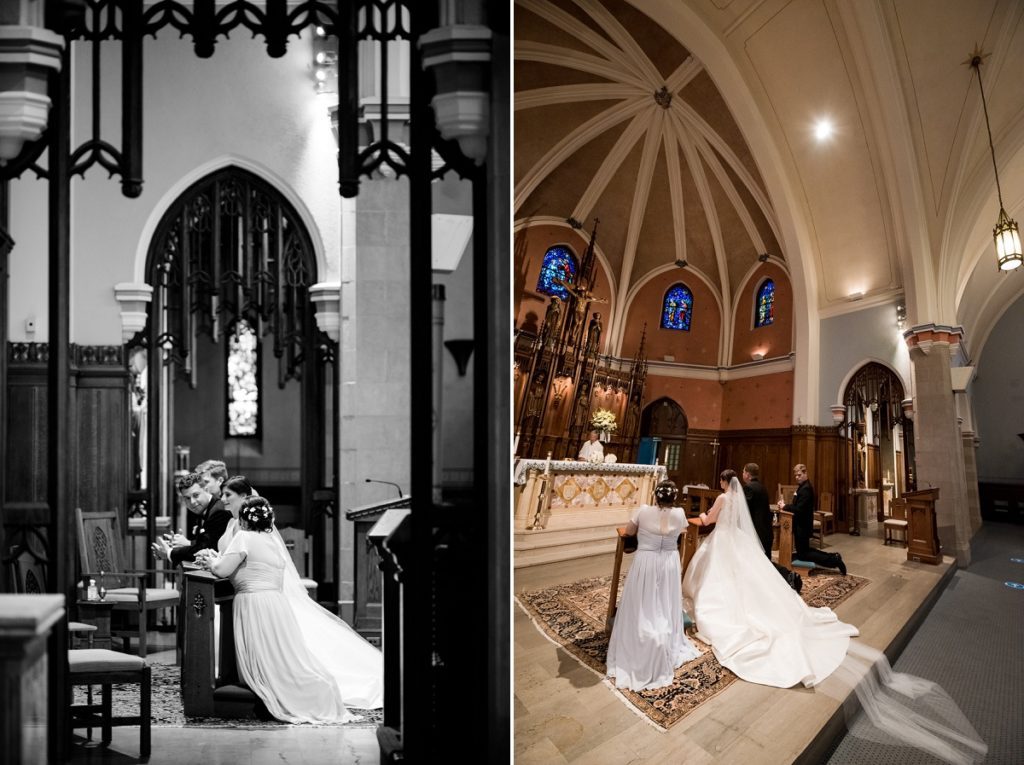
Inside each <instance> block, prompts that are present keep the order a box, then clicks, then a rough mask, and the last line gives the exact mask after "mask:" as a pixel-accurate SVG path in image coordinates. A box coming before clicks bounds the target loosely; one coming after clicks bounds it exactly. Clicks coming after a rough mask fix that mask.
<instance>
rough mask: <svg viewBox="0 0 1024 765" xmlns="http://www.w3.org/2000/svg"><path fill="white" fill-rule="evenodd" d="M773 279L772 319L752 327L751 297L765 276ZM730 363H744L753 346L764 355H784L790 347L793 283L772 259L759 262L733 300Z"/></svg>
mask: <svg viewBox="0 0 1024 765" xmlns="http://www.w3.org/2000/svg"><path fill="white" fill-rule="evenodd" d="M766 278H767V279H771V280H772V281H774V282H775V320H774V321H773V322H772V323H771V324H769V325H768V326H767V327H760V328H758V329H754V316H755V307H756V305H755V298H756V296H757V290H758V288H760V286H761V283H762V282H763V281H764V280H765V279H766ZM732 337H733V342H732V362H731V363H732V364H746V363H749V362H750V360H751V358H750V354H751V353H753V352H754V351H756V350H761V351H764V352H765V358H767V359H771V358H778V357H780V356H786V355H788V354H789V353H790V352H791V351H792V349H793V286H792V285H791V284H790V283H789V277H788V276H787V275H786V273H785V272H784V271H783V270H782V269H781V268H779V267H778V266H777V265H775V264H773V263H762V264H761V266H760V267H759V268H758V269H757V272H756V273H755V274H754V275H753V276H752V277H751V278H750V280H749V281H748V282H747V283H746V286H744V288H743V292H742V293H740V296H739V297H738V298H737V302H736V321H735V326H734V330H733V335H732Z"/></svg>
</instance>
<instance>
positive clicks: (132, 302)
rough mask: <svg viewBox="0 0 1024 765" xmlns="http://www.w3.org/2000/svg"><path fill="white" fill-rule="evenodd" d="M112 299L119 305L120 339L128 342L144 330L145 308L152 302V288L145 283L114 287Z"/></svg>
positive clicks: (128, 283)
mask: <svg viewBox="0 0 1024 765" xmlns="http://www.w3.org/2000/svg"><path fill="white" fill-rule="evenodd" d="M114 297H115V298H117V302H118V303H120V304H121V339H122V341H124V342H126V343H127V342H128V341H129V340H131V339H132V338H133V337H135V335H136V334H137V333H139V332H141V331H142V330H144V329H145V328H146V319H147V316H148V314H147V313H146V306H147V305H148V304H149V303H150V302H151V301H152V300H153V288H152V287H150V286H149V285H148V284H145V283H133V282H121V283H120V284H115V285H114Z"/></svg>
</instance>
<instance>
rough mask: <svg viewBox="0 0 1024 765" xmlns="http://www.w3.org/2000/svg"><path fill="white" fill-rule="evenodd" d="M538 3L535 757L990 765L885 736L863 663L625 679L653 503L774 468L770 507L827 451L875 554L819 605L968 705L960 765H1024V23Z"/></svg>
mask: <svg viewBox="0 0 1024 765" xmlns="http://www.w3.org/2000/svg"><path fill="white" fill-rule="evenodd" d="M513 14H514V17H513V34H514V40H515V42H514V49H513V50H514V54H513V55H514V63H513V72H514V97H513V109H514V115H515V129H514V133H513V166H512V167H513V171H512V175H513V185H514V188H513V201H512V226H513V234H512V237H513V241H512V270H513V274H512V279H513V296H512V300H513V305H512V312H513V317H514V340H513V351H512V353H513V359H512V363H513V382H512V385H513V391H512V397H513V415H512V417H513V420H512V428H513V449H514V476H513V485H514V489H513V491H514V497H513V510H512V515H513V529H512V545H513V553H512V558H513V597H514V600H515V602H516V609H515V615H514V621H513V635H514V637H513V646H512V654H513V659H512V660H513V666H514V678H513V683H514V753H515V759H516V762H517V763H524V764H525V763H587V764H588V765H591V764H594V763H618V762H627V761H628V762H651V763H654V762H682V761H685V762H695V763H696V762H701V763H703V762H709V763H710V762H730V763H733V762H772V763H775V762H778V763H782V762H800V763H819V762H822V763H823V762H830V763H855V762H893V763H897V762H926V761H927V762H942V761H947V762H954V761H961V760H957V759H955V758H950V759H943V758H942V757H938V758H933V757H934V753H933V754H932V755H925V754H923V753H921V752H920V751H915V750H914V749H912V748H910V747H908V746H903V745H901V742H900V740H899V735H898V733H897V734H896V736H895V737H892V736H889V737H882V738H876V737H873V734H872V733H871V731H872V730H874V728H872V726H871V725H867V724H865V723H864V719H863V717H860V718H858V717H857V716H856V713H857V711H858V697H857V694H856V693H855V692H854V690H855V686H857V680H856V678H854V679H853V680H850V679H849V678H839V677H836V676H833V677H830V678H828V680H826V681H825V682H824V683H822V684H821V685H820V686H816V687H814V688H811V689H803V688H801V689H799V690H797V689H776V688H769V687H765V686H760V685H756V684H753V683H747V682H744V681H742V680H740V681H736V682H733V681H734V680H736V677H735V675H732V674H731V673H730V672H729V671H728V670H724V669H723V668H722V667H721V666H720V665H718V663H717V661H713V657H712V659H708V658H706V657H704V658H702V659H701V660H700V661H701V662H702V663H700V664H699V665H697V664H695V665H693V666H691V665H689V664H688V665H685V666H684V667H683V668H682V669H679V670H677V675H676V678H675V680H674V684H673V685H672V686H670V687H669V688H668V689H667V690H663V691H657V692H655V691H650V692H648V691H644V692H619V691H618V690H616V689H615V688H614V686H612V685H609V683H608V680H607V678H606V677H605V674H604V672H605V664H604V661H605V652H606V650H607V646H608V634H609V633H610V631H611V625H612V624H613V623H614V622H613V618H614V614H615V609H616V597H617V593H618V592H619V590H620V589H621V588H620V587H619V577H620V575H621V576H625V573H626V572H627V571H628V569H629V567H630V561H631V560H632V559H633V557H634V556H631V555H630V554H628V553H626V554H623V546H622V543H621V539H620V537H619V535H621V534H622V533H624V532H623V529H624V528H625V526H626V523H627V521H628V520H629V519H630V518H631V517H632V514H633V512H634V510H635V508H636V507H637V506H638V505H640V504H644V503H651V501H652V500H651V496H652V495H651V490H652V488H653V486H654V484H655V483H656V482H657V481H659V480H662V479H664V478H668V479H671V480H673V481H674V482H675V483H676V484H677V485H678V487H679V488H680V489H681V491H682V498H683V499H682V501H683V504H684V507H685V509H686V511H687V514H688V515H689V516H690V517H691V518H696V517H697V514H698V513H699V512H701V511H702V510H707V508H708V506H709V503H710V502H711V501H713V498H714V497H715V496H716V495H717V494H718V493H719V484H718V477H719V473H720V471H722V470H723V469H726V468H732V469H734V470H736V471H740V470H742V468H743V466H744V465H745V464H747V463H756V464H757V465H758V466H759V467H760V476H761V482H762V484H763V485H764V487H765V488H766V489H767V491H768V493H769V495H770V497H771V501H772V504H773V505H774V503H775V501H776V500H777V499H783V500H785V501H787V502H788V501H790V498H791V497H792V496H793V492H794V490H795V489H796V486H795V485H794V484H795V481H794V478H793V467H794V466H795V465H805V466H806V469H807V473H808V476H809V480H810V482H811V483H812V485H813V486H814V489H815V491H816V493H817V512H816V514H815V523H814V534H813V538H812V540H811V545H812V547H813V548H814V549H816V550H817V549H821V550H823V551H825V552H828V553H841V555H842V557H843V558H844V559H845V561H846V567H847V568H848V571H849V575H845V573H846V572H843V574H844V575H843V576H838V575H835V574H834V573H833V574H825V575H823V576H821V575H819V574H821V573H822V572H823V571H824V570H823V569H821V570H819V571H808V570H806V569H804V570H803V571H804V579H803V581H804V587H805V592H804V593H803V595H802V597H803V598H804V599H805V601H808V598H811V599H812V600H810V601H808V602H811V603H812V604H813V605H829V606H832V607H833V608H834V609H835V612H836V614H837V615H838V617H839V618H840V619H841V620H843V621H845V622H848V623H851V624H853V625H855V626H856V627H857V628H858V629H859V631H860V638H859V640H860V642H861V643H863V644H864V645H867V646H870V647H871V648H874V649H877V650H879V651H882V652H884V653H885V655H886V657H887V658H888V660H889V661H890V662H892V664H893V666H894V667H895V668H896V669H897V670H901V668H902V669H903V670H904V671H907V672H911V673H914V674H915V675H921V676H923V677H926V678H928V679H929V680H930V681H933V682H935V683H937V684H939V685H940V686H941V687H943V688H944V689H945V690H946V691H948V692H949V693H950V695H951V696H952V698H953V702H952V703H953V705H954V706H955V707H956V708H957V709H958V710H959V711H960V712H962V714H963V716H964V717H963V719H964V720H965V721H966V723H965V724H966V725H968V726H969V727H970V728H972V729H973V732H976V734H977V736H978V737H979V738H980V739H981V740H983V741H985V743H986V745H987V747H988V749H987V755H986V758H985V759H983V760H978V759H963V760H962V761H963V762H968V761H972V762H973V761H984V762H1005V763H1010V762H1018V761H1020V759H1021V756H1022V752H1024V741H1022V740H1021V738H1020V736H1019V734H1017V733H1015V732H1014V731H1015V730H1016V728H1017V727H1019V725H1018V723H1019V715H1016V714H1015V713H1014V712H1012V711H1011V708H1012V705H1013V702H1012V701H1011V699H1013V698H1014V697H1015V694H1016V691H1015V690H1014V688H1016V687H1019V683H1020V682H1021V680H1022V678H1024V666H1022V663H1021V661H1020V658H1019V651H1018V650H1017V649H1016V647H1015V646H1014V645H1013V643H1012V641H1009V640H1004V639H1003V638H1002V637H997V636H1002V635H1007V634H1020V630H1021V628H1022V626H1024V625H1022V622H1021V616H1020V614H1021V613H1022V611H1021V609H1020V591H1021V590H1022V589H1024V584H1022V583H1024V569H1022V568H1021V565H1022V564H1021V561H1022V560H1024V557H1022V556H1021V554H1020V553H1021V545H1022V543H1024V534H1022V532H1021V521H1022V520H1024V515H1022V510H1024V499H1022V498H1024V451H1022V449H1024V434H1022V433H1021V431H1022V430H1024V428H1022V422H1021V414H1020V413H1021V411H1024V410H1022V409H1021V406H1020V391H1019V388H1020V384H1021V382H1020V381H1021V375H1022V372H1024V367H1022V362H1021V360H1020V354H1019V353H1018V352H1017V350H1016V349H1017V348H1018V347H1019V336H1020V333H1021V331H1024V268H1021V267H1020V266H1021V263H1022V256H1021V246H1020V237H1019V227H1018V224H1017V223H1016V221H1019V220H1020V219H1021V217H1022V216H1024V91H1022V89H1021V88H1020V87H1019V73H1020V72H1021V71H1024V4H1021V3H1020V2H1016V1H1015V0H986V1H984V2H977V3H958V2H918V1H915V0H869V1H868V2H834V1H832V0H731V1H730V0H707V1H705V0H681V1H680V2H673V3H665V2H658V1H657V0H515V2H514V10H513ZM591 431H594V434H593V435H590V438H592V439H596V440H597V441H599V442H600V445H601V446H600V448H595V449H596V452H597V457H596V459H595V458H594V457H593V453H594V452H593V451H592V447H591V446H590V445H589V444H588V443H587V442H588V434H590V433H591ZM783 515H784V514H783V513H777V516H780V518H779V519H778V520H777V523H776V529H775V535H776V539H775V543H774V544H775V547H776V550H775V552H774V553H773V555H774V556H775V558H776V560H777V561H778V562H780V563H783V564H785V565H786V566H788V567H789V568H791V570H796V569H795V568H793V566H794V563H793V550H792V549H791V548H789V547H788V544H789V540H788V539H787V537H786V534H787V527H786V523H785V521H784V519H782V518H781V516H783ZM617 530H618V532H617ZM704 538H705V536H704V535H703V534H702V535H701V538H700V539H698V538H697V537H696V536H694V539H693V540H692V541H689V540H688V541H683V540H682V537H681V541H680V559H681V561H682V565H683V566H684V568H685V566H686V565H687V564H688V562H689V560H690V557H691V556H692V554H693V551H694V549H696V548H697V546H699V545H700V544H702V543H703V539H704ZM691 544H692V545H693V546H692V547H688V545H691ZM609 575H610V576H609ZM808 587H809V589H808ZM815 593H817V594H815ZM696 627H697V629H699V621H698V623H697V625H696ZM975 640H977V641H980V642H981V643H982V644H984V645H985V646H986V647H985V648H984V649H981V650H978V649H977V648H976V647H975V645H974V641H975ZM993 665H996V666H998V670H996V671H990V670H991V667H992V666H993ZM955 690H956V691H957V692H954V691H955ZM916 758H921V759H916Z"/></svg>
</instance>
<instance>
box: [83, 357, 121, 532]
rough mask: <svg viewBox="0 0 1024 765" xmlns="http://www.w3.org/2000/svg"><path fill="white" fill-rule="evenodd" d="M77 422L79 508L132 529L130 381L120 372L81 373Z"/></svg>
mask: <svg viewBox="0 0 1024 765" xmlns="http://www.w3.org/2000/svg"><path fill="white" fill-rule="evenodd" d="M74 405H75V410H76V412H75V414H76V418H75V419H76V422H77V434H76V437H77V453H78V454H77V466H76V467H77V471H76V472H77V475H78V480H77V481H76V482H75V484H74V485H73V486H72V491H73V495H74V497H75V506H76V507H81V508H82V509H83V510H88V511H97V510H112V509H114V508H117V509H118V511H119V512H120V514H121V523H122V528H127V519H126V518H125V513H126V507H125V497H126V495H127V492H128V449H129V448H130V444H129V430H128V425H129V423H128V417H129V413H128V376H127V373H124V372H122V371H120V370H111V371H108V372H105V373H96V372H91V373H88V374H86V373H85V372H83V373H81V374H80V375H79V377H78V386H77V388H76V389H75V396H74Z"/></svg>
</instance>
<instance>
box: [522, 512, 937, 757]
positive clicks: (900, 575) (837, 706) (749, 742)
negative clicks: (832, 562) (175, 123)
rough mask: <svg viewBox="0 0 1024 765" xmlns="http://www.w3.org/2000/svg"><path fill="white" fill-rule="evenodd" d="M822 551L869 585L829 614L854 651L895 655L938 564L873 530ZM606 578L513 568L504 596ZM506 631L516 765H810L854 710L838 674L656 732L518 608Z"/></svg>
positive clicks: (595, 561) (930, 595)
mask: <svg viewBox="0 0 1024 765" xmlns="http://www.w3.org/2000/svg"><path fill="white" fill-rule="evenodd" d="M826 542H827V546H826V550H829V551H838V552H841V553H842V554H843V557H844V559H845V560H846V562H847V566H848V568H849V573H851V574H857V575H859V576H863V577H866V578H868V579H870V580H871V582H870V584H868V585H867V586H866V587H864V588H863V589H861V590H859V591H857V592H856V593H854V594H853V595H852V596H850V598H849V599H847V600H846V601H845V602H844V603H842V604H840V605H839V607H838V608H837V609H836V610H837V613H838V615H839V618H840V619H842V620H843V621H846V622H850V623H852V624H855V625H856V626H857V627H858V628H859V629H860V633H861V637H860V641H861V642H862V643H864V644H866V645H869V646H872V647H874V648H877V649H880V650H883V651H887V652H888V653H894V652H897V651H898V650H901V649H902V647H903V646H904V645H905V644H906V642H907V640H909V637H910V635H911V634H912V632H913V629H914V628H915V626H916V625H917V624H918V623H919V622H920V619H921V618H923V615H924V613H925V612H926V611H927V606H929V605H930V604H931V603H934V600H935V599H936V598H937V597H938V595H939V593H940V592H941V588H942V587H943V586H944V585H945V583H946V582H948V580H949V575H951V573H952V570H953V569H952V567H953V561H952V559H950V558H946V559H945V560H944V561H943V563H942V564H940V565H928V564H924V563H913V562H908V561H907V555H906V550H905V548H903V547H901V546H898V545H897V546H892V545H889V546H885V545H883V543H882V539H881V530H880V528H877V527H875V528H870V529H868V530H865V532H864V534H863V535H862V536H860V537H851V536H848V535H846V534H834V535H830V536H829V537H827V538H826ZM626 559H627V560H628V559H629V556H626ZM611 569H612V557H611V556H610V555H609V556H600V557H592V558H583V559H577V560H574V561H565V562H561V563H552V564H546V565H542V566H531V567H529V568H524V569H517V570H515V575H514V590H515V591H516V592H521V591H526V590H533V589H539V588H542V587H546V586H550V585H552V584H558V583H564V582H572V581H575V580H577V579H582V578H584V577H589V576H601V575H608V574H611ZM923 604H925V605H926V607H925V608H922V605H923ZM513 630H514V632H513V635H514V637H513V651H514V667H515V670H514V688H515V692H514V700H513V701H514V709H513V714H514V719H515V727H514V731H515V733H514V735H515V744H514V750H515V761H516V763H517V765H533V764H534V763H536V764H537V765H541V764H543V765H558V764H560V763H578V764H579V765H582V764H583V763H586V765H604V764H605V763H608V765H619V764H620V763H627V762H628V763H630V764H631V765H635V764H636V763H652V764H653V763H679V762H686V763H688V765H697V764H699V763H754V762H757V763H771V764H772V765H775V764H776V763H778V764H781V763H791V762H798V763H809V762H817V761H819V760H820V755H821V754H822V753H823V751H824V749H825V748H827V747H828V746H829V745H830V744H832V742H833V741H834V739H835V737H836V735H838V734H840V733H841V731H842V729H843V725H844V720H845V717H846V716H847V715H849V714H851V713H852V711H853V708H852V707H851V703H850V701H848V698H855V697H854V696H853V693H852V683H851V682H849V681H844V680H841V679H840V678H839V677H837V675H839V674H840V673H838V672H837V673H836V674H834V675H833V676H831V677H829V678H828V679H827V680H826V681H825V682H824V683H822V684H821V685H819V686H817V687H815V688H811V689H807V688H791V689H779V688H770V687H767V686H761V685H756V684H753V683H747V682H744V681H742V680H737V681H736V682H735V683H733V684H732V685H731V686H729V687H728V688H727V689H726V690H725V691H723V692H722V693H720V694H719V695H718V696H716V697H714V698H712V699H711V700H709V701H708V702H706V703H705V704H703V705H702V706H700V707H698V708H697V709H696V710H694V711H693V712H691V713H690V714H689V715H688V716H687V717H685V718H683V719H682V720H681V721H680V722H679V723H677V724H676V725H675V726H673V727H672V728H670V729H669V730H668V731H667V732H663V731H661V730H659V729H657V728H655V727H653V726H652V725H650V724H649V723H648V722H647V720H646V719H645V718H642V717H641V716H639V715H638V714H637V713H636V712H635V711H634V710H633V709H632V707H630V706H627V704H625V703H624V702H623V701H621V700H620V699H619V698H618V697H616V696H615V695H614V693H613V692H612V691H611V690H610V689H609V688H608V687H606V686H605V685H604V684H603V683H602V680H601V678H600V677H598V676H597V675H596V674H595V673H594V672H592V671H590V670H589V669H587V668H585V667H583V666H582V665H581V664H579V662H577V661H576V660H575V659H574V658H573V657H571V656H570V655H569V654H568V653H567V652H566V651H565V650H563V649H561V648H560V647H558V646H556V645H555V644H553V643H552V642H550V641H549V640H548V639H547V638H545V637H544V636H543V635H541V633H540V632H539V631H538V630H537V628H536V627H535V626H534V624H533V623H532V622H531V620H530V618H529V617H528V616H527V615H526V613H525V612H524V611H523V610H522V609H521V608H519V607H516V608H515V613H514V622H513ZM891 658H892V656H890V659H891ZM837 726H838V728H837Z"/></svg>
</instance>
